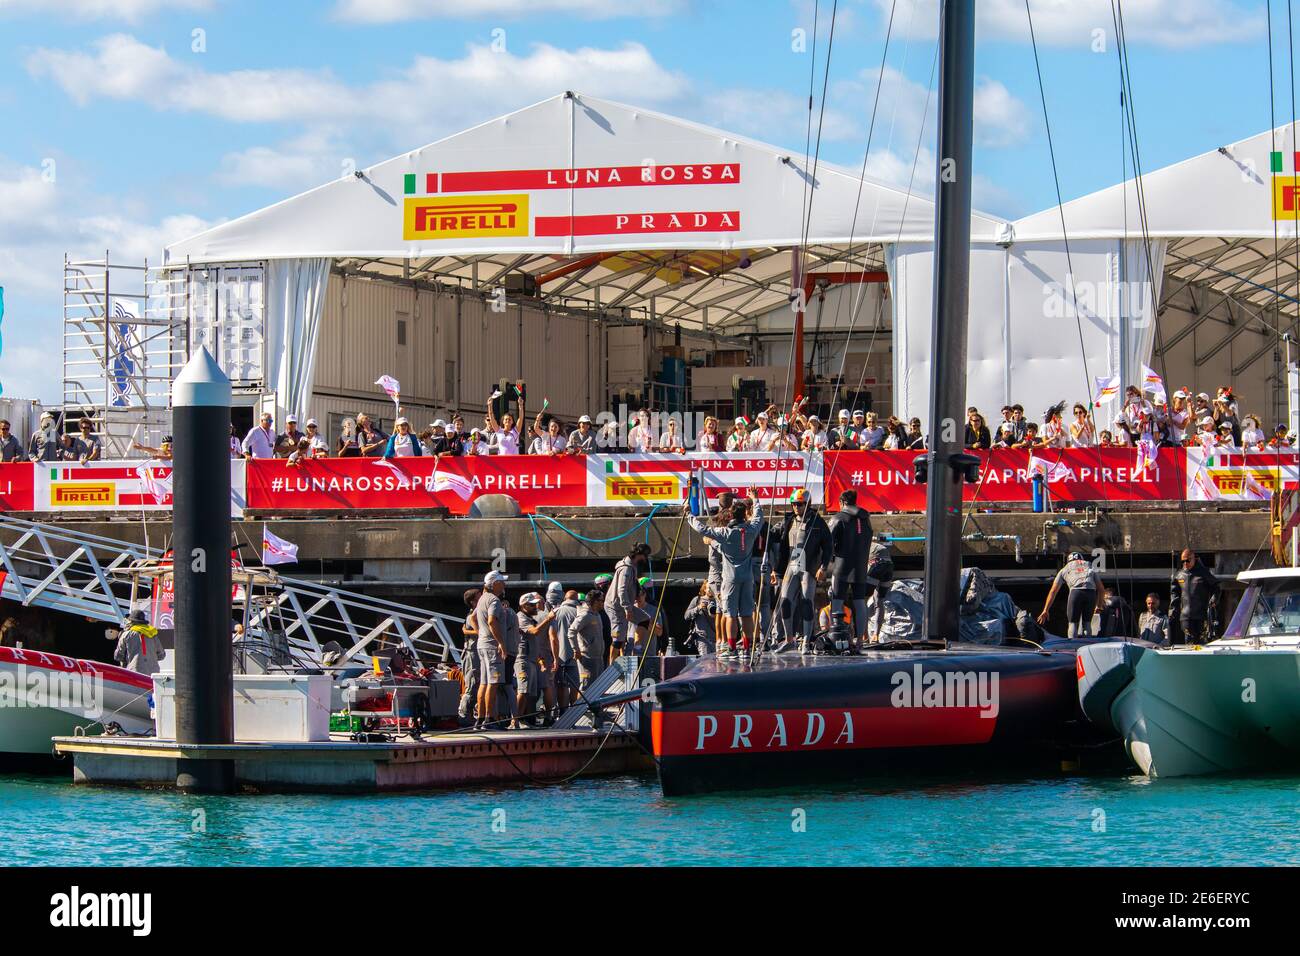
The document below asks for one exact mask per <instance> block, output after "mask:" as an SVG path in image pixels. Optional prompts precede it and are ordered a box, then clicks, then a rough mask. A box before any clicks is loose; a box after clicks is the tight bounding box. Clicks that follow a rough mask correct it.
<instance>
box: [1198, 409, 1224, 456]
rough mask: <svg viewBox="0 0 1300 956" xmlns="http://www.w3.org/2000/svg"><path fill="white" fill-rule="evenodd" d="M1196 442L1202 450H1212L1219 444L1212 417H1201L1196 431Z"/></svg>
mask: <svg viewBox="0 0 1300 956" xmlns="http://www.w3.org/2000/svg"><path fill="white" fill-rule="evenodd" d="M1196 444H1199V445H1200V446H1201V450H1202V451H1206V452H1212V451H1214V449H1215V448H1217V447H1218V444H1219V434H1218V430H1217V429H1216V428H1215V427H1214V419H1213V418H1211V417H1210V416H1209V415H1204V416H1202V417H1201V421H1200V423H1199V425H1198V428H1197V432H1196Z"/></svg>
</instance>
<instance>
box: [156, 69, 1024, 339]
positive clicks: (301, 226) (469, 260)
mask: <svg viewBox="0 0 1300 956" xmlns="http://www.w3.org/2000/svg"><path fill="white" fill-rule="evenodd" d="M917 172H918V177H917V178H918V182H921V183H923V184H924V187H925V191H928V187H929V185H930V178H931V175H932V173H931V171H930V170H918V171H917ZM570 176H573V177H576V180H577V183H576V185H573V186H571V185H570V183H571V182H572V180H571V179H570V178H569V177H570ZM647 180H649V181H647ZM809 186H811V187H812V188H811V189H810V188H809ZM810 195H811V197H812V198H811V211H809V205H810V199H809V196H810ZM422 209H423V210H424V211H423V212H421V210H422ZM442 210H446V212H442ZM933 214H934V204H933V202H932V201H931V200H930V199H929V198H928V196H926V195H917V194H916V193H915V192H911V191H908V190H904V189H900V188H898V187H896V186H890V185H887V184H885V183H880V182H876V181H874V180H872V179H865V178H860V177H859V176H858V175H857V173H855V172H850V171H848V170H844V169H841V168H838V167H835V166H832V165H830V164H828V163H825V162H819V163H818V164H817V165H816V172H815V177H814V175H813V173H812V170H811V168H808V167H807V166H806V164H805V161H804V157H803V156H802V155H796V154H793V153H792V152H791V151H789V150H783V149H779V148H777V147H774V146H769V145H765V144H763V143H758V142H755V141H753V140H749V139H745V138H743V137H739V136H735V135H733V134H731V133H727V132H724V131H722V130H717V129H712V128H709V127H706V126H701V125H699V124H696V123H691V122H688V121H686V120H682V119H678V118H675V117H671V116H665V115H663V114H660V113H655V112H651V111H648V110H643V109H640V108H637V107H633V106H626V105H623V104H620V103H614V102H611V101H608V100H603V99H597V98H594V97H588V96H583V95H579V94H569V93H565V94H561V95H558V96H554V97H551V98H550V99H547V100H543V101H542V102H540V103H536V104H534V105H532V106H529V107H525V108H524V109H521V110H518V111H516V112H514V113H510V114H507V115H505V116H501V117H498V118H497V119H494V120H491V121H489V122H486V123H483V124H481V125H479V126H475V127H473V128H471V129H468V130H465V131H463V132H460V133H456V134H453V135H451V136H448V137H447V138H445V139H442V140H439V141H437V142H435V143H431V144H429V145H428V146H424V147H421V148H420V149H416V150H412V151H411V152H409V153H403V154H402V155H400V156H396V157H394V158H392V159H389V160H387V161H385V162H382V163H379V164H377V165H374V166H371V167H368V168H366V169H363V170H360V171H359V172H358V173H357V174H356V175H355V176H348V177H346V178H342V179H338V180H334V181H332V182H329V183H326V184H325V185H323V186H319V187H317V188H316V189H312V190H309V191H308V192H305V193H302V194H300V195H298V196H294V197H292V198H290V199H286V200H284V201H282V202H279V203H276V204H274V205H272V206H268V207H266V208H264V209H260V210H257V211H256V212H253V213H249V214H248V215H246V216H242V217H240V218H238V219H235V220H232V221H230V222H226V223H223V224H221V225H219V226H216V227H214V228H212V229H209V230H207V231H206V232H203V233H200V234H199V235H197V236H193V237H191V238H189V239H185V240H182V241H180V242H177V243H174V244H173V245H171V246H169V247H168V248H167V250H166V255H165V261H166V262H167V263H168V264H170V265H179V264H181V263H184V262H186V261H189V262H191V263H213V262H243V261H256V260H262V259H276V258H299V257H313V256H324V257H329V258H331V259H333V260H335V262H336V264H337V265H338V267H340V268H342V269H345V270H348V271H359V272H364V273H374V274H381V275H390V276H401V277H405V278H417V279H418V278H424V279H438V280H441V281H457V282H465V283H469V282H476V283H477V284H478V285H479V286H480V287H486V288H492V287H493V286H494V285H495V284H497V283H499V282H500V281H501V279H502V278H503V277H504V276H505V275H506V274H507V273H517V272H528V273H531V274H532V275H534V276H535V277H542V278H546V279H547V281H545V282H544V283H543V286H542V292H543V295H544V296H545V297H546V298H547V299H549V300H551V301H562V302H568V303H569V304H574V305H581V306H588V307H589V306H593V305H595V304H597V303H599V305H600V307H602V308H609V307H615V306H628V307H637V306H640V307H644V306H645V305H646V304H647V300H648V299H649V298H650V297H655V298H656V299H657V301H656V311H657V313H658V315H659V316H660V317H661V318H663V319H666V320H668V321H687V322H694V323H699V322H701V321H702V320H703V318H704V312H703V310H704V309H705V308H709V309H710V310H712V311H711V312H710V313H709V320H710V323H709V324H710V325H711V326H719V325H721V326H725V325H727V324H731V323H735V322H738V321H740V320H743V319H745V318H748V317H751V316H754V315H757V314H759V313H761V312H764V311H767V310H769V309H771V308H773V307H775V306H778V305H780V304H782V303H784V302H787V301H788V299H789V294H790V275H791V267H792V260H791V255H790V254H789V252H788V250H789V249H790V248H792V247H795V246H798V245H800V243H801V239H802V237H803V235H804V233H805V229H806V233H807V252H808V254H807V258H806V265H805V269H806V270H807V271H817V270H819V269H824V268H826V267H828V265H830V264H835V263H838V265H836V266H835V268H837V269H848V268H854V269H857V268H865V269H873V268H874V269H880V268H883V252H882V243H888V242H894V241H898V240H900V239H902V240H909V239H910V240H917V241H930V240H931V239H932V237H933V231H934V224H933ZM417 220H418V221H417ZM805 224H806V225H805ZM971 225H972V233H973V237H974V238H976V239H984V240H992V239H994V238H996V236H997V235H998V234H999V233H1000V231H1001V230H1004V229H1005V227H1006V220H1003V219H1000V218H998V217H996V216H991V215H988V214H985V213H975V214H974V215H973V216H972V222H971Z"/></svg>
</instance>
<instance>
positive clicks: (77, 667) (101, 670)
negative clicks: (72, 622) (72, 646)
mask: <svg viewBox="0 0 1300 956" xmlns="http://www.w3.org/2000/svg"><path fill="white" fill-rule="evenodd" d="M0 664H20V665H22V666H23V667H41V668H44V669H45V670H51V671H61V672H63V673H66V674H98V675H99V676H101V677H102V678H104V680H106V681H112V682H113V683H115V684H126V685H129V686H131V687H137V688H139V689H140V690H152V689H153V680H152V679H150V678H148V677H146V676H144V675H143V674H137V673H136V672H135V671H129V670H127V669H126V668H124V667H117V666H115V665H113V664H101V663H99V661H87V660H82V659H81V658H79V657H64V656H63V655H62V654H46V653H45V652H44V651H32V650H26V649H24V650H18V649H17V648H14V647H0Z"/></svg>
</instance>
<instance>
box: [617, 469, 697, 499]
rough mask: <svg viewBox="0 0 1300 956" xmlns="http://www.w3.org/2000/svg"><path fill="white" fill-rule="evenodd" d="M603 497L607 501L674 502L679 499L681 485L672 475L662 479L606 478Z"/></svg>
mask: <svg viewBox="0 0 1300 956" xmlns="http://www.w3.org/2000/svg"><path fill="white" fill-rule="evenodd" d="M605 497H606V499H607V500H609V501H629V500H634V501H676V500H677V499H678V498H680V497H681V485H680V484H679V483H678V480H677V478H676V477H674V476H672V475H666V476H664V477H662V478H660V477H656V478H625V477H608V478H606V479H605Z"/></svg>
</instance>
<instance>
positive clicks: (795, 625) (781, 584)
mask: <svg viewBox="0 0 1300 956" xmlns="http://www.w3.org/2000/svg"><path fill="white" fill-rule="evenodd" d="M770 553H771V555H772V562H771V564H772V570H771V574H772V578H771V581H772V584H773V586H774V587H778V588H779V590H778V591H777V598H778V602H779V604H778V610H779V612H780V613H779V615H778V617H777V632H776V633H777V636H778V637H779V639H780V642H781V643H780V646H779V647H778V650H781V649H784V648H786V647H789V646H790V645H791V644H792V643H793V642H794V641H796V640H797V641H798V642H799V650H800V652H801V653H806V652H807V649H808V638H809V637H810V636H811V635H812V626H813V620H814V618H815V617H816V608H815V607H814V606H813V599H814V597H815V596H816V591H817V585H818V583H820V582H821V581H822V579H823V578H824V577H825V576H826V572H827V570H828V569H829V568H830V565H831V532H830V528H829V527H828V526H827V524H826V521H825V520H824V519H823V518H822V516H821V515H820V514H818V513H817V506H816V505H814V504H813V503H812V496H811V495H809V494H808V491H807V489H805V488H798V489H796V490H795V492H794V493H793V494H792V495H790V511H788V512H787V513H786V516H785V520H784V521H783V522H782V523H781V526H780V528H779V529H777V531H776V533H775V534H774V535H773V537H772V549H771V552H770Z"/></svg>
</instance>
